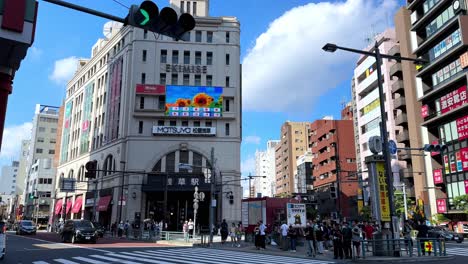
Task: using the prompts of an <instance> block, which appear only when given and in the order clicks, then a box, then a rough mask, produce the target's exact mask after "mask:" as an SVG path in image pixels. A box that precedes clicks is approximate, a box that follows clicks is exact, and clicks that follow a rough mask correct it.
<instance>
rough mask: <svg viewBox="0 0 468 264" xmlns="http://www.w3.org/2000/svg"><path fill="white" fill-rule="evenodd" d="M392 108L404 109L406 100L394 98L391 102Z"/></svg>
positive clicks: (401, 97)
mask: <svg viewBox="0 0 468 264" xmlns="http://www.w3.org/2000/svg"><path fill="white" fill-rule="evenodd" d="M393 107H394V108H395V109H403V108H406V98H405V97H404V96H400V97H398V98H395V100H394V101H393Z"/></svg>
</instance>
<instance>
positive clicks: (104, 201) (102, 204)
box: [97, 195, 112, 212]
mask: <svg viewBox="0 0 468 264" xmlns="http://www.w3.org/2000/svg"><path fill="white" fill-rule="evenodd" d="M111 200H112V196H111V195H109V196H103V197H101V198H99V202H98V206H97V210H98V211H99V212H101V211H107V207H108V206H109V203H110V201H111Z"/></svg>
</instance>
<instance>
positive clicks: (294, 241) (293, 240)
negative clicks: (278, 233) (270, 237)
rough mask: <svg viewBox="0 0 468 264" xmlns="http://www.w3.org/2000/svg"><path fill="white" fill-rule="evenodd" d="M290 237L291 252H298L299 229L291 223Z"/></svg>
mask: <svg viewBox="0 0 468 264" xmlns="http://www.w3.org/2000/svg"><path fill="white" fill-rule="evenodd" d="M288 237H289V239H290V240H291V252H296V244H297V229H296V228H294V227H293V226H292V225H289V228H288Z"/></svg>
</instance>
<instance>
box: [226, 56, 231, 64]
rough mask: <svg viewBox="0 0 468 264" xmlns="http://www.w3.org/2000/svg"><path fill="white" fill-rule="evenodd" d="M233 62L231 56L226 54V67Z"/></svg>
mask: <svg viewBox="0 0 468 264" xmlns="http://www.w3.org/2000/svg"><path fill="white" fill-rule="evenodd" d="M230 62H231V57H230V56H229V54H226V65H229V64H230Z"/></svg>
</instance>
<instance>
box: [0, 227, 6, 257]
mask: <svg viewBox="0 0 468 264" xmlns="http://www.w3.org/2000/svg"><path fill="white" fill-rule="evenodd" d="M5 255H6V224H5V222H3V221H0V260H1V259H4V258H5Z"/></svg>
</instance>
